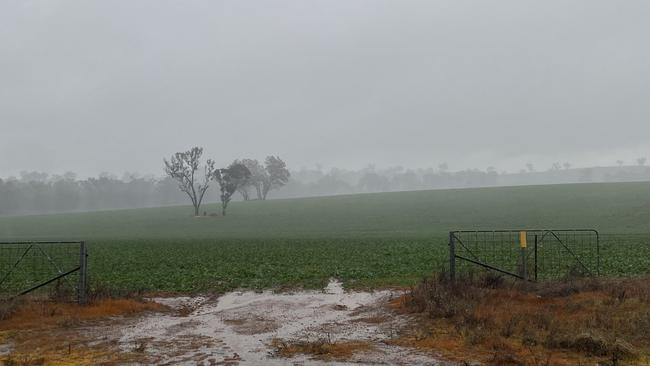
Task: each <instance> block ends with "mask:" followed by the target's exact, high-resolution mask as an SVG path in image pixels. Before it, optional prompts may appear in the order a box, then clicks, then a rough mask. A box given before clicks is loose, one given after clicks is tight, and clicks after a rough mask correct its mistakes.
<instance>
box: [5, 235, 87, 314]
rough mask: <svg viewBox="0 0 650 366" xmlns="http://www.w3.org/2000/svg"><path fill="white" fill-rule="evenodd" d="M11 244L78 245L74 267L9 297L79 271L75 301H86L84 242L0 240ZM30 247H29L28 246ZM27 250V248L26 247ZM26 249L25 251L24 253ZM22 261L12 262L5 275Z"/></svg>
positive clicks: (22, 293) (85, 253)
mask: <svg viewBox="0 0 650 366" xmlns="http://www.w3.org/2000/svg"><path fill="white" fill-rule="evenodd" d="M11 244H16V245H40V244H45V245H57V244H78V245H79V265H78V266H77V267H76V268H73V269H71V270H68V271H67V272H64V273H59V275H57V276H54V277H52V278H49V279H47V280H44V281H42V282H40V283H38V284H36V285H34V286H32V287H30V288H28V289H26V290H23V291H21V292H19V293H18V294H16V295H14V296H12V297H10V299H15V298H16V297H19V296H23V295H26V294H28V293H30V292H32V291H35V290H37V289H39V288H41V287H43V286H46V285H49V284H50V283H52V282H54V281H56V280H59V279H61V278H64V277H66V276H68V275H71V274H73V273H75V272H77V271H79V284H78V289H77V302H78V303H79V304H80V305H85V304H87V303H88V291H87V287H88V248H87V246H86V242H85V241H83V240H81V241H39V240H29V241H18V240H17V241H2V242H0V246H2V245H11ZM30 249H31V248H30ZM28 250H29V249H28ZM26 253H27V251H25V254H26ZM23 256H24V254H23ZM20 261H22V257H21V258H20V259H19V260H18V261H17V262H16V263H15V264H14V267H13V268H11V269H10V270H9V272H7V276H8V275H9V274H10V273H11V271H13V269H14V268H15V267H16V266H17V265H18V264H19V263H20Z"/></svg>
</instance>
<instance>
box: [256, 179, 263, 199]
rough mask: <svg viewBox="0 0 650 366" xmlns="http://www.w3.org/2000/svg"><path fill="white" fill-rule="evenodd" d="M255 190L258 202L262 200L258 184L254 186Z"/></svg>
mask: <svg viewBox="0 0 650 366" xmlns="http://www.w3.org/2000/svg"><path fill="white" fill-rule="evenodd" d="M255 189H256V190H257V199H258V200H261V199H263V198H262V189H261V187H260V184H259V183H257V184H255Z"/></svg>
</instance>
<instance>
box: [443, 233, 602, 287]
mask: <svg viewBox="0 0 650 366" xmlns="http://www.w3.org/2000/svg"><path fill="white" fill-rule="evenodd" d="M531 231H532V232H539V233H543V235H542V237H541V241H539V243H541V242H542V241H543V240H544V238H545V237H546V234H548V233H551V234H552V235H553V236H554V237H555V238H556V239H557V240H558V241H559V242H560V243H561V244H562V245H563V246H564V247H565V248H566V249H567V250H569V252H570V253H571V254H572V255H573V256H574V257H576V260H578V262H579V263H580V265H582V267H584V268H585V269H586V270H587V271H588V272H590V273H592V271H591V270H590V269H589V268H587V266H585V265H584V264H583V263H582V262H580V260H579V259H578V257H577V256H576V255H575V254H573V253H572V252H571V250H570V249H569V248H568V247H567V246H566V245H564V243H562V241H561V240H560V239H559V238H558V237H557V235H556V234H555V232H591V233H594V234H595V235H596V275H597V276H600V233H599V232H598V230H596V229H519V230H514V229H512V230H455V231H450V232H449V278H450V279H451V280H452V281H455V280H456V259H462V260H464V261H466V262H470V263H473V264H476V265H479V266H481V267H484V268H487V269H490V270H493V271H496V272H500V273H503V274H506V275H509V276H512V277H515V278H518V279H520V280H524V281H530V282H537V245H538V235H535V242H534V262H535V268H534V270H535V272H534V273H535V279H534V280H531V279H529V278H528V272H527V270H526V260H524V259H525V258H526V247H525V246H523V247H522V248H521V256H522V267H523V273H522V275H518V274H516V273H512V272H509V271H506V270H503V269H500V268H497V267H495V266H491V265H489V264H487V263H481V262H479V261H475V260H472V259H469V258H466V257H462V256H459V255H457V254H456V240H458V241H459V242H460V240H459V239H458V238H456V235H455V234H457V233H522V232H525V233H528V232H531ZM461 245H463V244H462V242H461ZM463 246H464V245H463Z"/></svg>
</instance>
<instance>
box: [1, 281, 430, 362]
mask: <svg viewBox="0 0 650 366" xmlns="http://www.w3.org/2000/svg"><path fill="white" fill-rule="evenodd" d="M398 295H399V293H397V292H392V291H378V292H373V293H369V292H345V291H343V289H342V287H341V285H340V283H338V282H335V281H332V282H330V284H329V285H328V286H327V288H326V289H325V290H324V291H308V292H295V293H282V294H275V293H272V292H259V293H255V292H233V293H228V294H225V295H223V296H220V297H218V298H208V297H177V298H154V299H152V300H153V301H155V302H158V303H161V304H163V305H166V306H168V307H169V308H171V311H166V312H150V313H146V315H142V316H137V317H130V318H120V317H118V318H113V319H110V320H102V321H100V322H96V323H95V324H92V325H91V324H85V325H83V326H77V327H75V329H66V331H67V332H72V333H74V334H77V336H78V338H79V339H77V340H76V345H75V348H76V349H78V348H80V347H88V348H89V349H93V350H94V355H95V356H94V357H93V356H89V355H91V353H86V354H85V356H84V360H87V361H89V360H91V359H95V361H97V360H105V361H108V363H110V364H123V363H128V364H168V365H172V364H173V365H179V364H187V365H196V364H204V365H249V364H250V365H257V364H259V365H307V364H310V365H311V364H327V365H333V364H337V365H343V364H360V363H361V364H391V365H398V364H404V365H413V364H421V365H440V364H441V363H440V362H438V361H437V360H436V359H435V358H434V357H433V356H432V355H426V354H423V353H419V352H417V351H415V350H413V349H410V348H404V347H399V346H395V345H390V344H388V343H387V342H385V341H386V340H389V339H390V338H392V337H394V336H396V334H397V331H398V330H399V329H400V328H402V327H404V326H405V325H406V323H407V322H408V321H409V319H408V317H405V316H396V315H394V313H392V312H390V310H388V309H387V304H388V302H389V301H390V299H391V298H394V297H396V296H398ZM51 332H54V333H53V334H52V335H51V338H52V339H60V338H61V335H59V336H57V335H56V332H57V331H56V330H51ZM68 337H69V336H68ZM0 343H1V342H0ZM0 349H2V347H0ZM63 350H64V351H65V347H63ZM9 352H12V349H11V348H9V347H7V346H6V345H5V349H4V353H5V355H6V354H7V353H9ZM0 356H1V355H0ZM74 357H75V356H74V355H70V357H64V358H63V359H67V361H72V362H73V363H74V360H73V359H71V358H74ZM79 357H80V356H79Z"/></svg>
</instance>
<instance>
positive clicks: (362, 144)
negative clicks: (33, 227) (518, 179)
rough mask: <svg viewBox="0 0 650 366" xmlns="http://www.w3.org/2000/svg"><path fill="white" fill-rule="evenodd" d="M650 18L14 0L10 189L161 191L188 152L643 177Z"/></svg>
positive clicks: (506, 4)
mask: <svg viewBox="0 0 650 366" xmlns="http://www.w3.org/2000/svg"><path fill="white" fill-rule="evenodd" d="M649 16H650V5H649V4H648V3H647V2H646V1H625V2H623V3H619V2H609V1H591V0H590V1H571V2H566V1H545V2H542V3H539V2H533V1H515V0H509V1H500V2H498V3H496V4H495V3H482V2H475V1H453V2H442V1H407V2H399V3H395V2H391V1H339V2H331V1H312V2H308V3H306V2H302V1H274V2H263V1H250V2H241V1H220V2H213V1H193V2H192V3H191V4H186V3H174V2H159V1H139V2H137V3H133V2H124V3H119V4H115V3H112V2H97V1H89V2H56V1H55V2H47V3H44V2H38V1H6V2H3V3H2V5H0V44H1V45H2V47H1V48H0V80H2V83H0V130H1V133H0V156H2V157H3V158H2V159H0V177H3V179H5V178H7V177H10V176H15V177H20V173H21V172H22V171H30V172H31V171H39V172H46V173H49V174H63V173H64V172H67V171H72V172H75V173H76V174H77V175H78V177H80V178H82V179H86V178H87V177H97V176H99V174H100V173H102V172H109V173H110V174H116V175H117V176H118V177H119V176H121V175H122V174H123V172H139V173H140V174H142V175H154V176H160V175H162V172H161V160H162V158H163V157H166V156H169V155H171V154H172V153H174V152H176V151H184V150H185V149H188V148H189V147H191V146H203V147H204V148H205V149H206V155H207V156H209V157H211V158H212V159H215V160H216V161H217V162H218V164H219V165H226V164H228V163H229V162H231V161H232V160H234V159H239V158H243V157H251V158H257V159H262V158H263V157H264V156H266V155H269V154H271V155H279V156H281V157H282V158H283V159H284V160H285V161H286V162H287V163H288V166H289V167H290V168H291V169H292V170H293V171H294V172H297V171H301V169H303V168H304V169H307V170H310V169H315V167H316V166H317V164H320V166H322V167H323V170H324V171H325V172H328V171H329V170H330V169H331V168H333V167H335V168H338V169H342V170H353V171H358V170H361V169H364V168H365V167H367V166H368V164H375V165H376V166H377V168H378V169H388V168H390V167H397V166H402V167H404V169H405V170H408V169H413V170H417V169H423V170H426V169H428V168H434V169H435V170H437V167H438V165H439V164H443V163H447V164H448V166H449V169H450V171H462V170H467V169H479V170H481V171H486V170H487V169H488V168H490V167H491V168H492V169H494V170H495V171H497V172H502V171H508V172H511V173H517V172H519V171H520V170H521V169H526V164H528V163H531V164H533V165H534V166H535V168H536V170H538V171H539V170H542V171H543V170H547V169H549V168H551V167H552V166H553V164H554V163H558V164H564V163H565V162H569V163H570V164H571V165H572V166H573V167H581V168H586V167H591V166H611V165H617V163H616V161H617V160H622V161H623V162H624V164H623V165H636V159H637V158H639V157H643V156H650V150H649V149H650V147H649V146H650V123H648V121H649V117H650V105H649V104H648V103H647V97H648V95H649V94H650V47H649V46H650V45H649V44H648V42H649V41H648V37H647V34H648V33H650V24H649V23H648V22H647V19H648V18H649ZM294 176H296V175H294ZM348 183H349V184H350V182H348ZM506 184H507V183H506Z"/></svg>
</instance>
